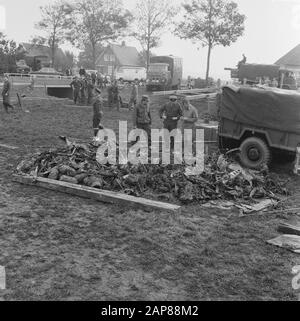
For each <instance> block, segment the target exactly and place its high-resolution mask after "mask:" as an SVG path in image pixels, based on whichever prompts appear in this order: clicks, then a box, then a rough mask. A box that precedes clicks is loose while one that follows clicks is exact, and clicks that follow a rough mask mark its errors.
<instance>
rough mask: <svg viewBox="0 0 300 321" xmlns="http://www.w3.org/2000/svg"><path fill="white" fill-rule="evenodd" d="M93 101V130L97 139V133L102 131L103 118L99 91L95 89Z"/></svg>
mask: <svg viewBox="0 0 300 321" xmlns="http://www.w3.org/2000/svg"><path fill="white" fill-rule="evenodd" d="M95 93H96V96H95V100H94V102H93V128H94V137H97V135H98V131H99V130H100V129H103V126H102V125H101V120H102V117H103V111H102V110H103V100H102V97H101V90H100V89H98V88H96V89H95Z"/></svg>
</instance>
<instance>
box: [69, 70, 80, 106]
mask: <svg viewBox="0 0 300 321" xmlns="http://www.w3.org/2000/svg"><path fill="white" fill-rule="evenodd" d="M70 86H71V88H72V89H73V99H74V103H75V105H76V104H77V101H78V100H79V93H80V89H81V81H80V80H79V78H78V77H77V76H76V77H75V78H74V80H73V81H72V82H71V83H70Z"/></svg>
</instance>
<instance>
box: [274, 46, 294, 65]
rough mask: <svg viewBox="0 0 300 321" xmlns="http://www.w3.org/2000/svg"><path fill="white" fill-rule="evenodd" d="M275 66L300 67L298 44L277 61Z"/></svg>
mask: <svg viewBox="0 0 300 321" xmlns="http://www.w3.org/2000/svg"><path fill="white" fill-rule="evenodd" d="M275 64H276V65H293V66H300V44H299V45H298V46H296V47H295V48H293V49H292V50H291V51H289V52H288V53H287V54H285V55H284V56H283V57H281V58H280V59H279V60H277V61H276V62H275Z"/></svg>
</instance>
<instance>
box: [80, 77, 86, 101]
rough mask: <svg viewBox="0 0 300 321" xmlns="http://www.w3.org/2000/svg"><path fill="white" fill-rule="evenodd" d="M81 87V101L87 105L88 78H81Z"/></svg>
mask: <svg viewBox="0 0 300 321" xmlns="http://www.w3.org/2000/svg"><path fill="white" fill-rule="evenodd" d="M80 82H81V88H80V102H81V104H83V105H85V103H86V95H85V93H86V89H87V80H86V78H81V80H80Z"/></svg>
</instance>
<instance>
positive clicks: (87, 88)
mask: <svg viewBox="0 0 300 321" xmlns="http://www.w3.org/2000/svg"><path fill="white" fill-rule="evenodd" d="M70 86H71V88H72V89H73V99H74V103H75V105H76V104H77V102H79V103H81V104H86V103H87V104H88V105H91V104H92V100H93V90H94V87H95V86H94V84H93V81H92V78H91V77H90V76H81V77H80V78H79V77H78V76H76V77H75V78H74V80H73V81H72V82H71V84H70Z"/></svg>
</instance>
